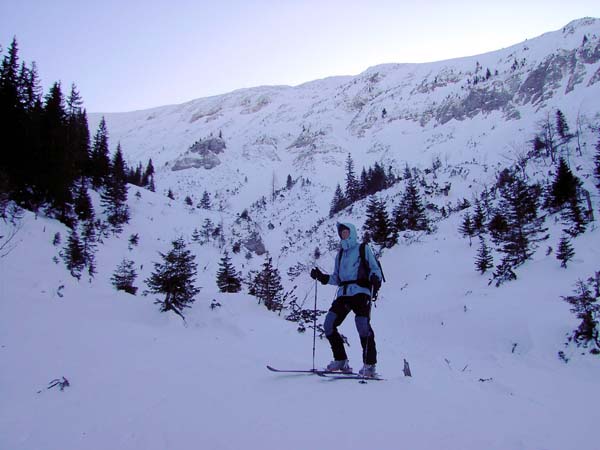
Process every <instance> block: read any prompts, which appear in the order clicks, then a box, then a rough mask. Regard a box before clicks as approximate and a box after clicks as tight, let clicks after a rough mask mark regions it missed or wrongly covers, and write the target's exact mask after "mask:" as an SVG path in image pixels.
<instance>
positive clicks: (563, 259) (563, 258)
mask: <svg viewBox="0 0 600 450" xmlns="http://www.w3.org/2000/svg"><path fill="white" fill-rule="evenodd" d="M573 256H575V251H574V250H573V246H572V245H571V242H570V241H569V238H568V237H567V236H565V235H563V236H562V237H561V238H560V242H559V244H558V250H557V251H556V259H558V260H559V261H560V266H561V267H564V268H565V269H566V268H567V262H568V261H570V260H571V259H572V258H573Z"/></svg>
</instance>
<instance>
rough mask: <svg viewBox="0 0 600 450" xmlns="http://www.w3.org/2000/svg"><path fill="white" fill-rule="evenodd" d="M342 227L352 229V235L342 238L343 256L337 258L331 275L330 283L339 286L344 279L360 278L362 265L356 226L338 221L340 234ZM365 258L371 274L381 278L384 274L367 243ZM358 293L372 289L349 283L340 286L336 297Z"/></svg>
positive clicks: (369, 292) (369, 293) (367, 292)
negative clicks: (359, 272) (359, 269)
mask: <svg viewBox="0 0 600 450" xmlns="http://www.w3.org/2000/svg"><path fill="white" fill-rule="evenodd" d="M342 228H348V229H349V230H350V237H348V239H342V240H341V241H340V247H341V249H342V257H341V258H338V257H337V255H336V258H335V268H334V269H333V273H331V275H330V276H329V283H328V284H333V285H336V286H339V285H340V283H342V282H344V281H352V280H356V279H357V278H358V268H359V266H360V244H359V243H358V239H357V235H356V228H355V227H354V225H352V224H351V223H340V222H338V223H337V230H338V235H339V234H340V232H341V229H342ZM340 238H341V236H340ZM365 258H366V260H367V262H368V263H369V268H370V269H371V271H370V273H369V276H371V274H375V275H377V277H378V278H379V279H380V280H381V278H382V274H381V270H380V269H379V265H378V264H377V261H376V260H375V256H374V255H373V251H372V250H371V247H369V246H368V245H365ZM356 294H367V295H371V291H370V290H369V289H368V288H365V287H361V286H359V285H358V284H356V283H352V284H348V285H346V286H340V287H339V289H338V290H337V294H336V297H341V296H353V295H356Z"/></svg>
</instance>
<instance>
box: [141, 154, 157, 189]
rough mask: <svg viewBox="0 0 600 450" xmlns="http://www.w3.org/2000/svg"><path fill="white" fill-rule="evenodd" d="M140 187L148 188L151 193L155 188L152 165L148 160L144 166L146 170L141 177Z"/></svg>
mask: <svg viewBox="0 0 600 450" xmlns="http://www.w3.org/2000/svg"><path fill="white" fill-rule="evenodd" d="M142 186H143V187H146V188H148V189H149V190H150V191H152V192H155V191H156V186H155V185H154V165H153V164H152V159H149V160H148V165H147V166H146V170H145V171H144V175H143V177H142Z"/></svg>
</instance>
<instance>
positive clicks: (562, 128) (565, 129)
mask: <svg viewBox="0 0 600 450" xmlns="http://www.w3.org/2000/svg"><path fill="white" fill-rule="evenodd" d="M556 132H557V133H558V135H559V136H560V138H561V139H562V141H563V143H565V142H566V141H568V140H570V139H571V138H572V137H573V135H572V134H571V133H570V131H569V125H568V124H567V119H566V118H565V115H564V114H563V112H562V111H561V110H560V109H557V110H556Z"/></svg>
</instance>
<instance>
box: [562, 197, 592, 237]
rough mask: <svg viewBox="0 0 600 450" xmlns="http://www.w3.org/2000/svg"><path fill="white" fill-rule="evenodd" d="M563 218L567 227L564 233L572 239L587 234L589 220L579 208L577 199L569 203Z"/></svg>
mask: <svg viewBox="0 0 600 450" xmlns="http://www.w3.org/2000/svg"><path fill="white" fill-rule="evenodd" d="M561 218H562V220H563V223H564V225H566V226H567V228H566V229H564V230H563V231H564V232H565V233H567V234H569V235H570V236H572V237H576V236H578V235H580V234H582V233H585V229H586V224H587V222H588V221H587V219H586V218H585V217H584V214H583V211H581V207H580V206H579V202H578V201H577V198H572V199H571V200H570V201H569V206H568V207H567V208H566V209H565V210H564V211H563V212H562V214H561Z"/></svg>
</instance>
